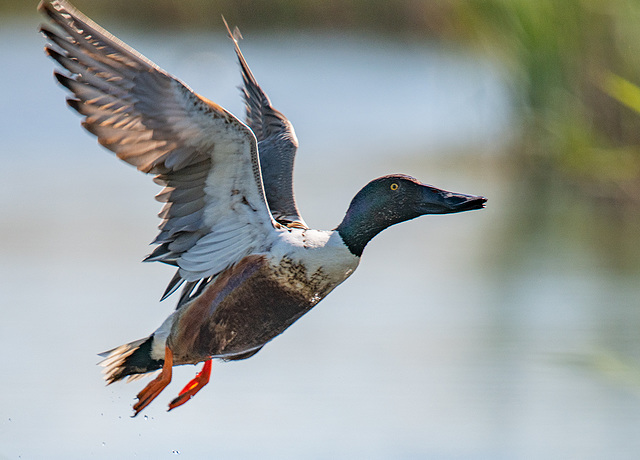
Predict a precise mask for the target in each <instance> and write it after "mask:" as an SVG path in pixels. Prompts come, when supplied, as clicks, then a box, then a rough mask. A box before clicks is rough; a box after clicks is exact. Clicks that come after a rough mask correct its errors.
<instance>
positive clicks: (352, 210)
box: [336, 199, 390, 257]
mask: <svg viewBox="0 0 640 460" xmlns="http://www.w3.org/2000/svg"><path fill="white" fill-rule="evenodd" d="M389 225H390V224H389V223H386V222H383V221H381V219H380V218H379V216H377V215H376V214H375V213H373V214H372V213H371V210H370V209H369V206H367V205H366V202H365V201H364V200H362V201H360V200H356V199H354V200H353V202H351V206H349V209H347V213H346V214H345V216H344V219H342V222H340V225H338V227H337V228H336V231H337V232H338V234H339V235H340V237H341V238H342V241H344V244H345V245H346V246H347V247H348V248H349V251H351V253H352V254H353V255H355V256H358V257H360V256H362V251H364V248H365V246H366V245H367V243H368V242H369V241H371V239H372V238H373V237H374V236H376V235H377V234H378V233H380V232H381V231H382V230H384V229H385V228H387V227H388V226H389Z"/></svg>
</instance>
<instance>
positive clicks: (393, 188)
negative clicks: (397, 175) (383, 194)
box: [391, 182, 398, 190]
mask: <svg viewBox="0 0 640 460" xmlns="http://www.w3.org/2000/svg"><path fill="white" fill-rule="evenodd" d="M391 190H398V184H396V183H395V182H394V183H393V184H391Z"/></svg>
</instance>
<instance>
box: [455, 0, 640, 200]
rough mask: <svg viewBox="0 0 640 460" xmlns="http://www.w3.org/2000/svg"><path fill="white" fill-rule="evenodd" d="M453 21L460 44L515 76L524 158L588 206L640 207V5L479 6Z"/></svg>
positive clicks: (498, 0)
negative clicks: (591, 202)
mask: <svg viewBox="0 0 640 460" xmlns="http://www.w3.org/2000/svg"><path fill="white" fill-rule="evenodd" d="M455 14H456V15H457V25H458V27H459V28H458V31H459V32H460V36H459V37H460V38H462V39H463V40H465V41H466V42H467V43H471V44H473V45H474V46H480V47H482V48H483V49H485V50H488V51H489V52H491V53H498V55H499V57H500V59H501V61H502V62H503V63H505V64H506V65H507V68H508V69H509V70H510V75H511V77H512V78H513V81H514V88H515V89H516V91H517V95H518V97H519V98H521V107H520V108H521V113H522V115H523V119H524V135H523V139H522V142H521V145H520V147H521V149H522V152H521V153H522V154H523V155H525V156H527V157H529V158H533V159H534V160H535V161H534V165H535V166H540V165H542V166H544V167H545V169H547V170H549V167H551V168H550V170H551V171H560V172H562V173H563V174H564V176H565V177H568V178H570V179H573V181H574V183H576V184H578V185H579V186H580V187H581V188H582V189H583V190H584V191H585V192H586V193H588V194H590V195H592V196H597V197H602V198H607V199H613V200H615V201H616V202H618V203H620V202H629V203H631V204H633V205H637V204H638V203H640V88H639V87H638V85H639V84H640V59H638V57H637V56H639V55H640V28H639V27H638V25H639V24H640V2H638V1H637V0H610V1H607V2H602V1H598V0H562V1H555V0H535V1H534V0H483V1H472V2H464V3H463V4H460V5H458V8H457V9H456V11H455ZM529 164H531V163H529Z"/></svg>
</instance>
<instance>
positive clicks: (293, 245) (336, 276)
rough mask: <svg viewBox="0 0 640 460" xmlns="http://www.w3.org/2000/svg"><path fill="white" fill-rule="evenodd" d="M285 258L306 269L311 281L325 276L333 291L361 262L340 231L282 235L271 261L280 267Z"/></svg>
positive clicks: (271, 253)
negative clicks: (312, 278) (344, 240)
mask: <svg viewBox="0 0 640 460" xmlns="http://www.w3.org/2000/svg"><path fill="white" fill-rule="evenodd" d="M283 259H285V260H286V259H289V260H290V261H291V262H293V263H294V264H296V265H301V266H304V267H305V269H306V272H307V276H308V277H309V278H311V277H313V276H318V275H319V274H321V275H322V276H323V277H324V278H326V281H327V283H328V284H329V285H331V289H333V288H334V287H336V286H337V285H338V284H340V283H342V282H343V281H344V280H346V279H347V278H348V277H349V275H351V274H352V273H353V271H354V270H355V269H356V267H357V266H358V263H359V262H360V258H359V257H357V256H355V255H353V254H352V253H351V251H349V249H348V248H347V246H346V245H345V244H344V242H343V241H342V238H341V237H340V235H339V234H338V232H336V231H323V230H310V229H309V230H302V229H291V230H290V231H283V232H281V233H280V235H279V237H278V238H277V240H276V242H275V244H274V245H273V247H272V248H271V250H270V251H269V261H270V263H271V264H272V265H274V266H279V265H280V264H281V261H282V260H283Z"/></svg>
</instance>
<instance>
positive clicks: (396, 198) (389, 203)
mask: <svg viewBox="0 0 640 460" xmlns="http://www.w3.org/2000/svg"><path fill="white" fill-rule="evenodd" d="M486 201H487V199H486V198H484V197H482V196H473V195H463V194H461V193H453V192H448V191H446V190H441V189H439V188H436V187H433V186H431V185H425V184H422V183H420V182H419V181H417V180H416V179H414V178H413V177H410V176H405V175H403V174H392V175H389V176H383V177H380V178H378V179H375V180H372V181H371V182H369V183H368V184H367V185H365V186H364V187H363V188H362V190H360V191H359V192H358V193H357V194H356V196H355V197H354V198H353V200H352V201H351V204H350V205H349V209H347V213H346V215H345V216H344V219H343V220H342V222H341V223H340V225H339V226H338V227H337V228H336V230H337V231H338V233H339V234H340V236H341V237H342V240H343V241H344V242H345V244H346V245H347V247H348V248H349V250H350V251H351V252H352V253H353V254H355V255H356V256H361V255H362V251H363V250H364V247H365V246H366V245H367V243H368V242H369V241H371V239H372V238H373V237H374V236H376V235H377V234H378V233H380V232H381V231H382V230H384V229H385V228H387V227H389V226H391V225H394V224H398V223H400V222H404V221H405V220H410V219H415V218H416V217H419V216H423V215H425V214H448V213H454V212H462V211H471V210H473V209H481V208H484V204H485V203H486Z"/></svg>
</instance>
